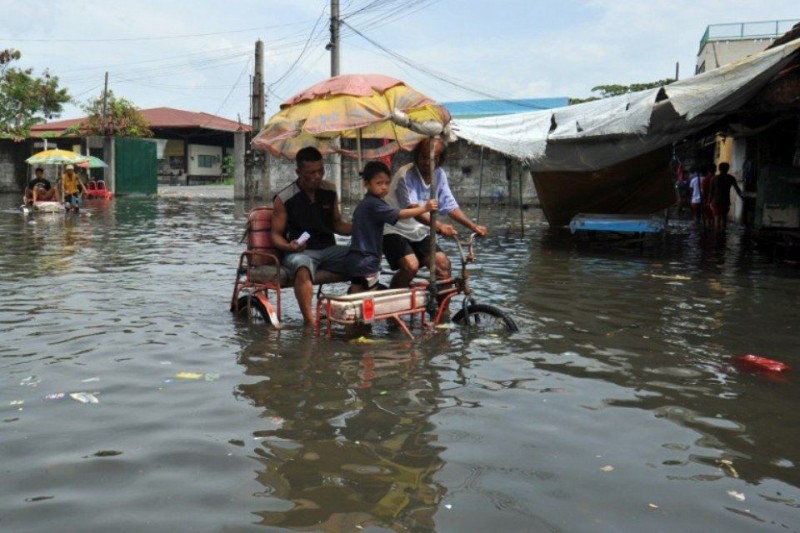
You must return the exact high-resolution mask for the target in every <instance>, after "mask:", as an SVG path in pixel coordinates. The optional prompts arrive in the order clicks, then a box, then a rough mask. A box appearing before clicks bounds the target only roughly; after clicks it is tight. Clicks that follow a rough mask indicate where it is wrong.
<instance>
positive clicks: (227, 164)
mask: <svg viewBox="0 0 800 533" xmlns="http://www.w3.org/2000/svg"><path fill="white" fill-rule="evenodd" d="M235 166H236V165H235V163H234V159H233V156H232V155H226V156H225V157H223V158H222V173H223V174H224V175H226V176H233V171H234V169H235Z"/></svg>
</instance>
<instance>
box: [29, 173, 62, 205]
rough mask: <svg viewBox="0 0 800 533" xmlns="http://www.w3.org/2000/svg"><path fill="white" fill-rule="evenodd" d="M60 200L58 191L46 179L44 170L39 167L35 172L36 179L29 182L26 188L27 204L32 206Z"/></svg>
mask: <svg viewBox="0 0 800 533" xmlns="http://www.w3.org/2000/svg"><path fill="white" fill-rule="evenodd" d="M57 200H58V195H56V189H55V187H53V186H52V185H51V184H50V181H49V180H48V179H46V178H45V177H44V169H43V168H42V167H38V168H37V169H36V170H34V177H33V179H32V180H30V181H29V182H28V185H27V186H26V187H25V203H27V204H32V203H33V202H41V201H48V202H54V201H57Z"/></svg>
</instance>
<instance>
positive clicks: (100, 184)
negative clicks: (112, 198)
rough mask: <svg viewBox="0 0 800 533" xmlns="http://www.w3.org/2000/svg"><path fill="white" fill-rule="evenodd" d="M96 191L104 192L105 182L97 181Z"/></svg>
mask: <svg viewBox="0 0 800 533" xmlns="http://www.w3.org/2000/svg"><path fill="white" fill-rule="evenodd" d="M97 190H98V191H104V190H106V182H105V181H103V180H97Z"/></svg>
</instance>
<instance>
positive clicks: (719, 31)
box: [695, 19, 800, 74]
mask: <svg viewBox="0 0 800 533" xmlns="http://www.w3.org/2000/svg"><path fill="white" fill-rule="evenodd" d="M798 22H800V20H797V19H795V20H769V21H758V22H734V23H729V24H711V25H709V26H707V27H706V31H705V33H704V34H703V37H702V39H700V49H699V50H698V52H697V65H696V67H695V74H700V73H701V72H707V71H709V70H713V69H715V68H719V67H721V66H724V65H727V64H729V63H733V62H734V61H738V60H740V59H742V58H744V57H747V56H749V55H752V54H757V53H759V52H761V51H763V50H764V49H765V48H767V47H769V46H770V45H772V44H773V43H774V42H775V40H776V39H778V38H779V37H780V36H781V35H783V34H785V33H786V32H787V31H789V30H790V29H791V28H792V26H794V25H795V24H797V23H798Z"/></svg>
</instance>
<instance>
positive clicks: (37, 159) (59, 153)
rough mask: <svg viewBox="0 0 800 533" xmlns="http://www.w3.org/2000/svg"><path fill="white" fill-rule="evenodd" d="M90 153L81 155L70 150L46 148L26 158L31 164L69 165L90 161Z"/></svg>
mask: <svg viewBox="0 0 800 533" xmlns="http://www.w3.org/2000/svg"><path fill="white" fill-rule="evenodd" d="M88 159H89V156H88V155H81V154H78V153H75V152H71V151H69V150H44V151H43V152H39V153H38V154H33V155H32V156H30V157H29V158H28V159H26V160H25V162H26V163H28V164H29V165H69V164H74V163H80V162H82V161H88Z"/></svg>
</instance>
